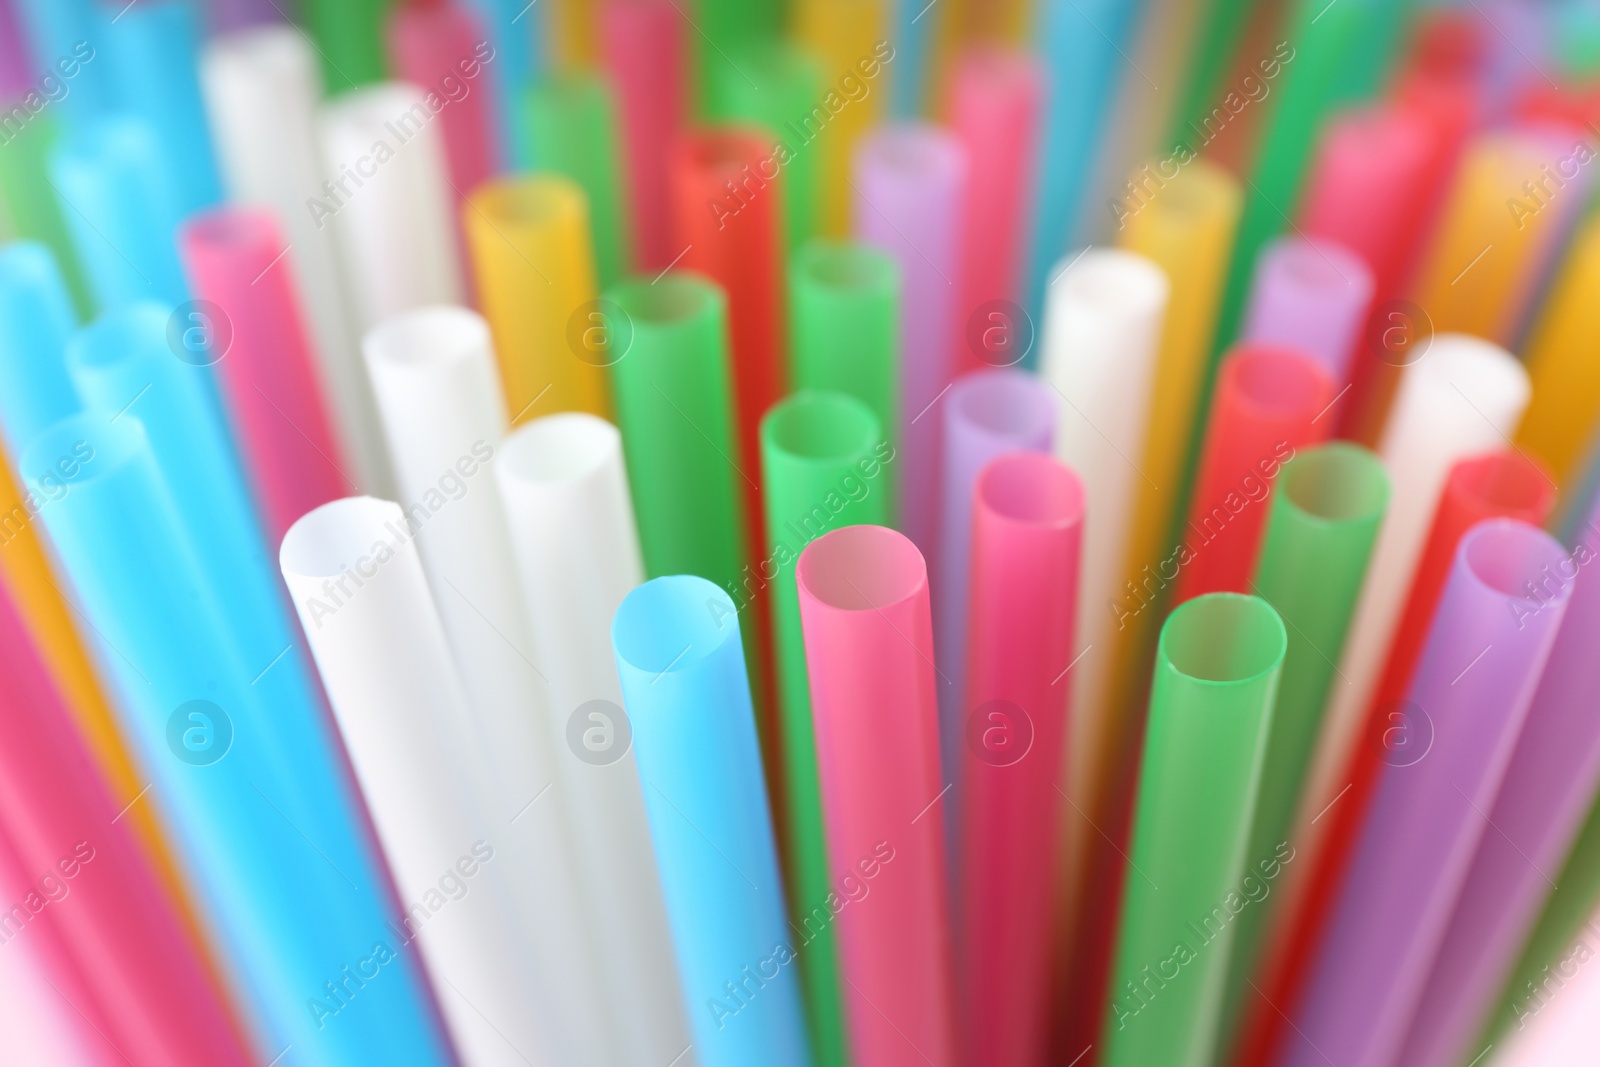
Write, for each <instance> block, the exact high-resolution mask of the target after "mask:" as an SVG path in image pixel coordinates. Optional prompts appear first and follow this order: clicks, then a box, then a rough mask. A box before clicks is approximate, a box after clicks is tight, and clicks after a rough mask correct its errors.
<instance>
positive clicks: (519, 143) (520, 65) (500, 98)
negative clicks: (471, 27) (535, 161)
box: [466, 0, 547, 171]
mask: <svg viewBox="0 0 1600 1067" xmlns="http://www.w3.org/2000/svg"><path fill="white" fill-rule="evenodd" d="M466 6H468V7H470V8H472V9H473V10H474V11H476V12H477V13H478V20H479V25H481V26H482V27H483V28H484V30H485V32H486V35H487V39H488V41H489V43H490V44H491V45H492V46H493V47H494V62H492V63H491V64H489V66H488V67H487V69H486V70H485V71H484V77H485V78H486V79H487V80H488V83H489V86H490V87H491V94H492V101H491V102H492V104H493V106H494V109H495V123H496V125H497V126H498V128H499V135H498V138H497V139H498V141H499V143H500V146H501V150H502V153H503V158H502V159H501V160H500V164H501V166H502V167H504V168H506V169H510V170H513V171H522V170H525V169H526V168H527V167H528V166H529V165H530V163H531V161H532V153H531V152H530V151H529V149H528V143H527V141H528V136H527V128H526V126H525V125H524V124H523V122H522V107H521V101H520V100H518V99H517V90H518V89H519V88H520V87H522V86H525V85H530V84H532V83H533V80H534V77H535V75H536V74H537V72H538V71H540V70H542V69H543V67H544V65H545V55H544V52H545V48H546V43H547V34H546V33H545V28H544V22H545V13H544V12H543V11H540V10H539V8H538V6H537V5H535V6H534V7H531V8H530V7H526V6H524V5H523V3H522V2H521V0H466Z"/></svg>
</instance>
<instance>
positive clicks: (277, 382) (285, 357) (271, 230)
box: [179, 207, 359, 545]
mask: <svg viewBox="0 0 1600 1067" xmlns="http://www.w3.org/2000/svg"><path fill="white" fill-rule="evenodd" d="M179 247H180V248H181V250H182V253H183V259H184V265H185V267H186V268H187V271H188V274H189V278H190V283H191V284H192V286H193V287H194V292H195V295H196V296H198V297H199V298H200V299H201V300H204V301H209V302H211V303H212V304H214V305H216V308H217V309H220V315H219V314H217V312H216V311H215V310H212V311H207V310H206V309H200V312H199V314H201V315H202V316H203V317H204V318H208V319H211V320H213V321H211V323H210V326H211V328H212V329H213V330H214V331H215V339H216V343H217V345H218V346H221V345H224V344H225V345H226V346H227V347H226V350H225V354H224V355H223V356H222V357H221V358H220V360H219V362H218V363H217V365H216V366H217V370H218V372H219V376H220V378H221V384H222V392H223V395H224V397H225V398H226V400H227V404H228V408H229V410H230V411H231V413H232V415H233V425H234V428H235V431H236V433H237V435H238V440H239V447H240V450H241V451H242V452H243V458H244V461H245V466H246V469H247V470H248V471H249V472H250V478H251V483H252V484H253V486H254V487H255V491H256V498H257V500H258V501H259V503H260V506H261V509H262V512H263V519H264V522H265V524H266V529H267V535H268V543H270V544H274V545H275V544H277V543H278V542H279V540H281V539H282V537H283V533H284V531H285V530H287V529H288V528H289V527H290V526H291V525H293V524H294V522H295V520H296V519H298V518H300V516H302V515H304V514H305V513H306V512H308V511H310V510H311V509H312V508H315V507H318V506H319V505H322V504H326V503H327V502H328V501H330V500H337V499H339V498H340V497H343V496H348V495H350V494H351V493H355V492H359V490H358V489H357V488H356V486H355V485H354V484H353V483H352V482H351V481H350V480H349V479H348V478H346V477H345V475H344V474H343V473H342V471H343V468H344V460H343V458H342V457H341V455H340V452H339V448H338V446H337V445H336V444H335V443H334V436H333V431H332V422H331V420H330V419H329V417H328V409H327V405H326V404H325V403H324V400H323V395H322V389H321V384H320V382H319V380H318V378H317V374H316V371H315V370H314V369H313V367H312V359H311V342H310V340H309V335H308V334H307V332H306V324H305V319H304V317H303V315H302V314H301V309H300V305H299V302H298V299H297V297H296V295H295V294H296V292H297V289H296V288H295V281H294V275H293V269H294V267H293V257H292V255H291V254H290V253H289V249H288V247H287V244H286V242H285V240H284V238H283V235H282V232H281V231H280V230H279V229H278V224H277V221H276V220H275V219H274V218H273V216H272V215H271V214H270V213H268V212H265V211H259V210H254V209H248V208H239V207H228V208H221V209H219V210H216V211H212V212H208V213H206V214H202V215H199V216H196V217H195V218H193V219H191V220H189V222H188V223H187V224H186V225H185V226H184V227H183V229H182V231H181V232H180V234H179ZM225 333H226V335H227V336H224V334H225Z"/></svg>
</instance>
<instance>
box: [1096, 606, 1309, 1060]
mask: <svg viewBox="0 0 1600 1067" xmlns="http://www.w3.org/2000/svg"><path fill="white" fill-rule="evenodd" d="M1287 647H1288V637H1287V634H1286V632H1285V630H1284V625H1283V622H1282V620H1281V619H1279V618H1278V613H1277V612H1275V611H1273V610H1272V608H1271V606H1269V605H1268V604H1267V602H1266V601H1265V600H1262V599H1260V598H1258V597H1253V596H1241V595H1239V594H1237V593H1213V594H1210V595H1207V596H1201V597H1196V598H1195V599H1193V600H1190V601H1188V602H1186V603H1184V604H1181V605H1179V606H1178V607H1177V608H1175V609H1174V610H1173V612H1172V614H1171V615H1169V616H1168V617H1167V621H1166V624H1165V625H1164V626H1162V628H1161V640H1160V644H1159V647H1158V648H1157V650H1156V664H1155V680H1154V682H1153V684H1152V688H1151V694H1150V717H1149V725H1148V728H1147V732H1146V736H1145V748H1144V758H1143V761H1142V764H1141V767H1140V775H1139V794H1138V801H1137V807H1136V809H1135V811H1134V821H1133V841H1132V846H1131V850H1130V854H1129V860H1128V867H1129V870H1128V874H1127V889H1126V891H1125V898H1124V903H1123V909H1122V916H1121V920H1120V925H1119V928H1118V929H1119V936H1118V939H1117V949H1116V966H1115V970H1114V971H1113V976H1114V980H1113V984H1112V987H1111V990H1110V1004H1109V1005H1108V1007H1107V1011H1106V1022H1105V1030H1104V1038H1103V1040H1102V1041H1101V1048H1102V1055H1101V1059H1100V1062H1101V1063H1102V1064H1103V1065H1105V1067H1150V1065H1151V1064H1161V1065H1162V1067H1201V1065H1203V1064H1207V1063H1209V1062H1210V1061H1211V1049H1212V1045H1213V1043H1214V1041H1215V1036H1216V1028H1217V1024H1218V1019H1219V1015H1220V1011H1221V1008H1222V994H1223V979H1224V977H1225V974H1226V971H1227V966H1228V951H1229V946H1230V944H1231V941H1232V935H1233V931H1234V928H1235V926H1236V925H1237V924H1236V923H1235V922H1234V920H1235V919H1236V917H1237V915H1238V913H1239V911H1241V910H1243V909H1244V908H1246V907H1253V906H1254V905H1253V904H1251V903H1250V899H1251V897H1252V896H1253V895H1255V893H1256V892H1257V890H1256V889H1253V888H1252V887H1257V886H1259V885H1261V884H1262V882H1263V879H1265V880H1270V879H1271V878H1274V877H1276V876H1277V874H1278V871H1279V866H1281V864H1280V859H1281V857H1277V856H1273V855H1267V856H1249V855H1247V854H1246V851H1245V849H1246V845H1247V842H1248V839H1249V831H1250V820H1251V817H1252V813H1253V811H1254V809H1255V803H1256V793H1257V785H1258V783H1259V781H1260V777H1261V765H1262V760H1263V758H1264V756H1265V753H1266V742H1267V734H1268V731H1269V729H1270V726H1271V721H1272V707H1273V701H1274V699H1275V698H1276V696H1277V690H1278V676H1279V673H1280V671H1281V670H1282V667H1283V659H1284V653H1285V650H1286V649H1287Z"/></svg>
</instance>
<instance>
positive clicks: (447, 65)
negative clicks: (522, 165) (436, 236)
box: [388, 4, 505, 202]
mask: <svg viewBox="0 0 1600 1067" xmlns="http://www.w3.org/2000/svg"><path fill="white" fill-rule="evenodd" d="M388 38H389V54H390V56H391V57H392V59H393V64H394V70H395V76H396V77H398V78H400V79H402V80H404V81H408V82H410V83H412V84H413V85H420V86H422V87H423V88H424V89H426V90H427V91H429V92H431V93H433V94H434V95H435V96H436V97H438V98H439V99H440V101H441V105H442V108H441V110H440V112H439V118H440V123H441V130H442V132H443V136H444V153H445V161H446V163H447V165H448V168H449V172H450V185H451V192H452V193H453V195H452V196H451V201H452V202H455V201H459V200H463V199H465V198H466V197H467V196H469V195H470V194H471V193H472V191H473V190H474V189H476V188H477V187H478V186H480V185H482V184H483V183H484V182H486V181H488V180H489V178H490V177H491V176H492V175H494V174H495V173H497V172H498V171H500V170H501V169H503V168H502V167H501V165H500V161H501V159H503V158H504V156H505V152H504V149H503V146H502V145H501V143H500V141H501V135H502V131H501V130H500V129H499V128H498V127H497V126H496V125H495V118H496V116H495V114H494V110H493V109H494V106H495V101H494V99H493V89H492V88H491V83H490V82H489V81H488V79H487V78H485V77H484V74H485V73H486V72H487V71H488V69H489V68H490V67H492V66H493V65H494V63H495V62H496V60H498V59H499V56H498V55H497V54H496V52H495V48H494V46H493V45H491V44H490V43H489V40H488V38H487V37H486V36H485V34H484V32H483V26H482V24H481V21H480V19H479V18H478V15H477V13H476V12H474V11H472V10H471V9H470V8H463V7H460V6H453V5H450V4H438V5H421V6H419V5H407V6H402V7H399V8H397V9H396V10H395V12H394V13H393V15H391V16H390V17H389V20H388Z"/></svg>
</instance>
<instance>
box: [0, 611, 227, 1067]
mask: <svg viewBox="0 0 1600 1067" xmlns="http://www.w3.org/2000/svg"><path fill="white" fill-rule="evenodd" d="M0 657H3V659H4V669H5V676H6V690H5V695H4V698H3V699H0V717H3V718H4V720H5V732H6V738H7V744H6V745H5V746H4V747H3V749H0V810H3V811H4V812H5V817H4V819H0V837H5V838H8V839H9V841H10V843H11V846H12V847H13V848H14V849H15V853H16V856H17V858H18V860H20V861H21V864H22V866H23V867H24V868H25V869H26V870H27V872H28V873H29V874H30V875H32V876H33V878H34V879H36V881H35V882H34V884H33V885H32V886H30V887H29V888H30V890H31V891H32V892H35V893H42V894H44V895H45V896H46V897H47V899H49V901H50V902H51V903H58V902H61V901H65V900H66V899H67V897H68V896H69V895H70V896H71V897H72V900H73V903H72V904H71V905H69V906H68V907H65V908H60V909H59V910H57V909H52V910H51V912H50V915H49V917H48V918H46V919H45V920H44V921H45V923H46V924H48V925H49V926H51V927H53V928H54V931H55V932H57V933H59V935H60V937H61V940H62V942H63V943H64V944H65V946H66V947H67V950H68V952H69V953H70V954H71V956H72V958H73V960H74V963H75V965H76V969H77V971H78V973H79V975H80V976H81V978H82V980H83V982H84V984H85V985H86V986H87V987H88V988H89V990H90V991H91V993H92V995H93V997H94V1002H95V1003H96V1005H97V1006H98V1007H99V1009H100V1010H101V1011H102V1012H103V1013H104V1018H105V1022H106V1023H108V1024H109V1027H108V1029H109V1032H107V1033H105V1034H104V1035H103V1036H105V1037H106V1039H107V1040H108V1041H110V1042H111V1043H112V1044H113V1045H114V1046H116V1048H117V1049H118V1050H119V1051H122V1052H123V1053H124V1054H125V1055H129V1056H135V1057H138V1058H139V1059H140V1060H141V1061H149V1062H157V1063H171V1064H195V1065H199V1064H213V1063H227V1064H240V1065H242V1064H245V1063H248V1062H250V1056H249V1054H248V1053H247V1052H246V1051H245V1046H244V1045H243V1043H242V1042H241V1038H240V1036H239V1034H238V1033H237V1032H236V1031H235V1029H234V1026H233V1021H232V1019H230V1018H229V1013H228V1010H227V1008H226V1006H225V1004H224V1002H223V1000H222V997H221V995H220V993H219V991H218V990H217V989H216V988H215V987H214V986H213V985H212V983H211V977H210V975H209V974H208V973H207V971H206V966H205V964H204V962H203V961H202V959H201V957H200V954H199V952H198V951H197V948H196V946H195V944H194V943H193V942H192V941H191V940H190V939H189V932H188V931H187V930H185V929H184V927H183V925H182V921H181V920H180V918H179V915H178V912H177V909H176V908H174V907H173V903H172V901H171V899H170V898H169V897H168V896H167V895H166V893H165V892H164V890H163V889H162V887H161V885H160V884H159V883H158V882H157V880H156V877H155V872H154V870H153V869H152V868H151V867H150V865H149V863H148V861H147V860H146V859H145V857H144V855H143V854H142V853H141V852H140V850H139V846H138V845H137V844H136V843H135V841H134V838H133V837H132V835H131V834H130V833H129V832H128V827H127V825H126V824H124V825H117V824H116V822H115V820H116V819H117V816H118V815H119V814H120V812H119V810H118V809H119V808H121V807H122V805H123V804H124V801H122V800H117V799H113V798H112V796H111V794H110V793H109V792H108V791H107V790H106V787H105V785H104V784H103V783H102V781H101V780H100V778H99V775H98V773H97V768H95V767H94V766H93V765H92V764H91V763H90V761H89V754H88V752H87V751H86V750H85V749H84V747H83V743H82V741H80V740H79V738H78V737H77V736H76V734H75V732H74V730H73V727H72V724H71V721H70V719H69V718H68V717H67V710H66V707H65V706H64V704H63V701H62V699H61V696H60V694H59V693H58V692H57V690H56V689H55V687H54V686H53V685H52V683H51V681H50V679H49V677H48V676H47V675H46V673H45V666H44V662H43V661H42V660H41V659H40V657H39V655H38V654H37V652H36V651H35V649H34V647H33V642H32V641H31V640H30V638H29V636H28V633H27V631H26V630H25V629H24V624H23V620H22V618H21V616H19V615H18V613H17V610H16V608H15V606H14V605H13V604H12V602H11V599H10V597H9V596H6V595H0ZM85 860H88V862H84V861H85ZM39 872H43V873H42V874H41V873H39ZM5 900H6V902H7V903H8V904H10V903H11V902H13V901H17V900H19V898H18V897H14V896H10V895H7V896H6V898H5ZM32 912H33V909H32V908H31V907H29V909H28V911H26V912H24V913H23V915H24V917H25V920H26V921H27V922H30V923H31V922H33V921H36V920H35V919H34V918H33V915H32ZM16 916H17V913H16V912H15V911H14V910H13V911H11V912H10V913H8V915H7V919H8V923H15V922H16ZM30 933H32V931H29V930H28V929H26V928H22V929H13V928H11V927H9V926H8V929H7V935H8V939H9V938H10V937H14V936H18V935H19V934H20V935H22V936H24V937H26V936H28V935H29V934H30ZM8 951H9V950H8Z"/></svg>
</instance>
